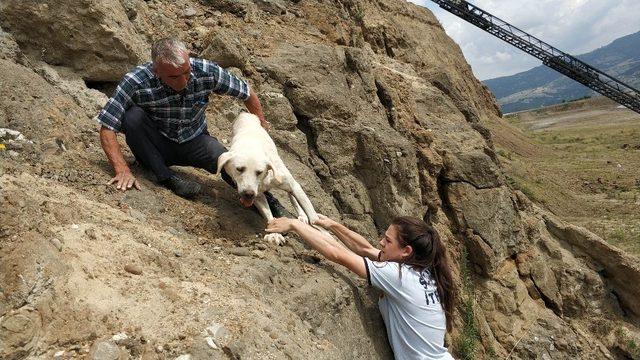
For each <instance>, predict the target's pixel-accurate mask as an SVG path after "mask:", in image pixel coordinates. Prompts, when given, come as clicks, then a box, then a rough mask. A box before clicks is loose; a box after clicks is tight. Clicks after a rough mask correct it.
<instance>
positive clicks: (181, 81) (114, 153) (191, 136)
mask: <svg viewBox="0 0 640 360" xmlns="http://www.w3.org/2000/svg"><path fill="white" fill-rule="evenodd" d="M151 58H152V62H150V63H146V64H143V65H140V66H138V67H136V68H135V69H134V70H133V71H131V72H129V73H128V74H126V75H125V76H124V79H123V80H122V81H121V82H120V84H119V85H118V87H117V88H116V91H115V93H114V95H113V97H112V98H110V99H109V101H107V104H106V105H105V106H104V108H103V109H102V111H100V113H99V114H98V117H97V120H98V122H99V123H100V124H101V125H102V126H101V128H100V142H101V144H102V148H103V150H104V152H105V154H106V155H107V158H108V159H109V162H110V163H111V165H112V166H113V169H114V171H115V176H114V177H113V178H112V179H111V181H109V184H115V186H116V188H117V189H118V190H122V191H126V190H128V189H131V188H136V189H138V190H140V184H139V183H138V180H137V179H136V178H135V177H134V176H133V174H131V170H130V169H129V166H128V165H127V163H126V161H125V160H124V157H123V156H122V151H121V149H120V145H119V144H118V142H117V140H116V133H118V132H122V133H124V134H125V139H126V142H127V145H129V148H130V149H131V152H132V153H133V154H134V155H135V157H136V159H137V160H138V162H139V163H140V164H141V165H142V166H144V167H147V168H149V169H151V171H153V173H154V174H155V175H156V178H157V180H158V182H159V183H160V184H162V185H163V186H165V187H167V188H169V189H170V190H172V191H173V192H174V193H176V194H177V195H179V196H182V197H185V198H192V197H194V196H195V195H197V194H198V192H199V191H200V189H201V186H200V184H198V183H197V182H194V181H190V180H187V179H183V178H181V177H180V176H179V175H177V174H176V173H175V172H173V171H172V170H171V169H170V168H169V166H171V165H180V166H194V167H198V168H202V169H205V170H207V171H209V172H210V173H212V174H215V173H216V171H217V162H218V156H220V154H222V153H223V152H225V151H227V149H225V147H224V146H223V145H222V144H220V143H219V142H218V140H217V139H215V138H214V137H212V136H210V135H209V133H208V131H207V122H206V119H205V110H206V106H207V103H208V102H209V99H208V96H209V94H210V93H212V92H213V93H216V94H220V95H229V96H233V97H236V98H239V99H242V100H243V101H244V104H245V106H246V107H247V109H248V110H249V112H251V113H253V114H255V115H256V116H258V118H259V119H260V122H261V124H262V126H263V127H264V128H265V129H267V130H268V129H269V122H267V120H266V119H265V117H264V114H263V112H262V106H261V105H260V101H259V100H258V97H257V96H256V94H255V93H254V92H253V91H252V90H251V89H250V88H249V85H248V84H247V83H246V82H245V81H244V80H241V79H239V78H237V77H236V76H234V75H232V74H230V73H229V72H227V71H226V70H224V69H223V68H221V67H219V66H218V65H217V64H215V63H213V62H210V61H207V60H204V59H195V58H189V52H188V51H187V48H186V47H185V45H184V44H183V43H182V42H181V41H179V40H177V39H175V38H164V39H161V40H158V41H156V42H155V43H154V44H153V46H152V50H151ZM221 175H222V178H223V179H224V180H225V181H226V182H227V183H228V184H229V185H231V186H233V187H235V183H234V182H233V180H232V179H231V177H229V175H227V174H226V173H225V172H224V171H222V172H221ZM267 199H268V200H269V206H270V207H271V208H272V209H271V210H272V212H273V211H276V212H277V213H280V210H281V205H280V204H279V203H278V202H277V200H276V199H275V198H273V196H271V194H268V195H267Z"/></svg>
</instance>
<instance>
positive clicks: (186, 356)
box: [175, 354, 191, 360]
mask: <svg viewBox="0 0 640 360" xmlns="http://www.w3.org/2000/svg"><path fill="white" fill-rule="evenodd" d="M175 360H191V354H184V355H180V356H178V357H177V358H175Z"/></svg>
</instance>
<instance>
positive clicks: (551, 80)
mask: <svg viewBox="0 0 640 360" xmlns="http://www.w3.org/2000/svg"><path fill="white" fill-rule="evenodd" d="M578 58H579V59H580V60H582V61H584V62H586V63H588V64H589V65H592V66H594V67H596V68H598V69H599V70H601V71H604V72H606V73H607V74H610V75H612V76H614V77H616V78H618V79H620V80H622V81H624V82H626V83H627V84H629V85H631V86H634V87H636V88H637V87H640V31H639V32H637V33H634V34H631V35H627V36H624V37H621V38H619V39H616V40H615V41H613V42H612V43H611V44H609V45H606V46H603V47H601V48H599V49H597V50H594V51H592V52H590V53H587V54H584V55H580V56H578ZM484 83H485V84H486V85H487V86H488V87H489V89H491V91H492V92H493V94H494V95H495V97H496V98H497V99H498V102H499V103H500V106H501V107H502V111H503V112H504V113H509V112H514V111H520V110H528V109H534V108H538V107H541V106H547V105H553V104H558V103H562V102H564V101H569V100H574V99H579V98H582V97H585V96H592V95H595V92H594V91H592V90H591V89H589V88H587V87H585V86H583V85H581V84H579V83H577V82H576V81H574V80H571V79H569V78H567V77H566V76H564V75H561V74H560V73H558V72H556V71H555V70H552V69H550V68H548V67H546V66H544V65H541V66H538V67H535V68H533V69H531V70H528V71H525V72H521V73H518V74H515V75H511V76H504V77H499V78H495V79H490V80H485V81H484Z"/></svg>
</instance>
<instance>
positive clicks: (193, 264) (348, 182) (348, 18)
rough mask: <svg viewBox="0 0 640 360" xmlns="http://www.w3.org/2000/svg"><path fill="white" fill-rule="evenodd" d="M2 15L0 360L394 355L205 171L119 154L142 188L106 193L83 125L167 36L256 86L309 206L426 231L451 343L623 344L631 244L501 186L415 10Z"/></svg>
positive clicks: (364, 291) (230, 107)
mask: <svg viewBox="0 0 640 360" xmlns="http://www.w3.org/2000/svg"><path fill="white" fill-rule="evenodd" d="M0 26H1V27H2V31H0V64H1V66H0V69H1V70H0V128H3V129H10V130H11V131H4V132H2V133H0V135H2V141H3V144H5V150H3V151H1V152H0V166H1V168H0V174H1V177H0V189H1V198H2V207H1V208H0V216H1V218H0V219H1V223H0V224H1V229H0V259H2V261H1V262H0V276H2V281H1V282H0V329H2V331H1V332H0V339H1V341H0V357H2V358H8V359H20V358H28V357H29V358H51V357H52V356H53V357H58V358H65V357H67V358H68V357H74V356H80V357H91V358H96V359H117V358H127V357H135V358H144V359H155V358H176V357H178V356H183V355H184V356H185V357H183V358H186V357H187V355H189V356H191V357H192V358H197V359H199V358H214V359H215V358H221V359H224V358H243V359H244V358H248V359H266V358H273V359H280V358H283V359H284V358H293V359H304V358H313V359H316V358H318V359H358V358H372V359H378V358H380V359H389V358H392V354H391V352H390V350H389V348H388V345H387V340H386V335H385V333H384V326H383V324H382V321H381V318H380V316H379V314H378V312H377V307H376V300H377V294H376V293H375V292H374V291H372V290H371V289H369V288H368V287H367V286H366V284H365V283H364V281H361V280H359V279H356V278H355V277H354V276H352V275H350V274H348V273H347V272H345V271H344V270H342V269H340V268H337V267H335V266H333V265H332V264H329V263H327V262H326V261H324V260H322V259H320V258H319V257H318V256H317V254H315V253H314V252H312V251H310V250H309V249H307V248H305V246H304V245H303V244H302V243H300V242H299V241H297V240H296V239H295V238H291V241H290V242H289V245H287V246H284V247H274V246H270V245H269V244H266V243H264V242H263V241H262V239H261V235H262V231H261V230H262V229H263V227H264V223H263V220H262V219H261V218H260V217H259V216H258V215H256V214H254V213H252V212H249V211H246V210H243V209H241V208H240V207H239V206H238V204H237V200H236V198H235V195H234V194H233V192H232V191H230V189H229V188H228V187H227V186H226V184H224V182H222V181H221V180H220V179H219V178H218V177H217V176H213V175H211V174H208V173H205V172H203V171H199V170H193V169H186V168H185V169H181V170H180V171H181V172H182V173H183V174H185V176H188V177H190V178H192V179H196V180H198V181H200V182H201V183H203V184H205V189H206V190H205V191H204V193H203V194H202V195H201V196H199V197H198V198H197V199H195V200H194V201H187V200H183V199H180V198H177V197H176V196H174V195H173V194H172V193H170V192H169V191H167V190H165V189H163V188H160V187H158V186H157V185H156V184H155V183H154V182H153V181H152V176H151V175H150V174H148V173H147V172H145V170H144V169H141V168H139V167H136V166H134V167H133V170H134V172H135V173H136V174H137V175H138V176H139V177H140V178H142V179H144V180H143V181H142V185H143V187H144V189H143V190H142V191H128V192H126V193H121V192H118V191H116V190H115V189H114V188H112V187H109V186H105V183H106V181H107V180H108V179H109V178H110V177H111V176H112V170H111V169H110V166H109V164H108V163H107V161H106V158H105V156H104V154H103V152H102V149H101V148H100V144H99V140H98V134H97V125H96V123H95V122H94V121H93V120H92V118H93V117H94V116H95V115H96V114H97V111H98V110H99V109H100V108H101V106H102V105H103V104H104V102H105V101H106V99H107V96H106V95H105V92H106V93H108V92H109V91H110V90H111V89H113V87H114V84H115V83H116V82H117V81H118V80H119V79H120V77H121V76H122V75H123V74H124V72H126V71H127V70H128V69H129V68H131V67H133V66H135V65H136V64H137V63H139V62H143V61H147V59H148V57H149V54H148V47H149V44H150V42H151V41H152V40H153V39H155V38H159V37H161V36H164V35H169V34H172V35H177V36H179V37H180V38H182V39H184V40H185V41H186V42H187V43H188V45H189V47H190V48H191V50H192V51H193V54H194V55H195V56H202V57H207V58H210V59H213V60H215V61H217V62H219V63H220V64H221V65H223V66H225V67H228V68H230V69H231V71H234V72H236V73H237V74H238V75H241V76H243V77H245V78H246V79H248V80H249V82H250V83H251V85H252V87H253V88H254V89H255V90H256V92H257V93H259V96H260V98H261V102H262V104H263V107H264V108H265V113H266V115H267V117H268V119H269V120H270V121H271V122H272V126H273V129H272V131H271V135H272V137H273V138H274V139H275V141H276V143H277V145H278V147H279V149H280V154H281V156H282V157H283V159H284V160H285V163H286V164H287V165H288V167H289V168H290V169H291V170H292V173H293V174H294V176H296V177H297V179H298V180H299V181H300V183H301V184H302V186H303V188H304V189H305V190H306V191H307V193H308V194H309V195H310V198H311V200H312V202H313V203H314V205H315V206H316V208H317V209H318V210H319V211H320V212H322V213H325V214H327V215H330V216H333V217H336V218H339V219H341V220H342V221H344V222H345V223H346V224H348V225H349V226H351V227H352V228H354V229H355V230H357V231H360V232H362V233H363V234H366V235H367V236H368V237H369V238H370V239H371V240H372V241H375V240H374V239H375V238H376V237H377V234H378V233H379V232H380V231H381V230H383V229H384V228H385V227H386V226H387V224H388V223H389V221H390V219H391V217H393V216H396V215H399V214H403V215H414V216H419V217H424V218H425V219H427V220H428V221H430V222H431V223H432V224H433V225H434V226H436V227H437V229H438V230H439V231H440V232H441V234H442V235H443V237H444V239H445V240H446V242H447V245H448V248H449V249H450V256H451V257H452V259H453V260H454V261H453V262H454V264H455V269H454V271H455V273H456V278H457V279H458V285H459V287H460V289H461V290H460V292H461V294H462V297H461V301H460V305H459V312H458V315H457V316H456V319H455V324H456V326H455V329H454V331H453V332H452V333H451V334H449V336H448V337H447V342H448V346H449V347H450V348H451V349H452V351H453V352H454V353H455V354H457V355H458V356H459V357H463V358H472V357H476V358H495V357H499V358H505V357H507V356H511V357H513V358H522V359H529V358H542V359H549V358H554V359H562V358H567V359H569V358H571V359H574V358H584V359H595V358H625V357H626V358H629V357H630V358H633V357H636V358H637V357H638V350H637V345H636V344H637V343H638V338H639V336H640V332H639V331H638V327H637V326H638V323H639V322H638V321H639V315H640V301H638V299H639V298H640V265H639V263H638V260H637V259H635V258H632V257H630V256H628V255H626V254H624V253H622V252H620V251H618V250H617V249H614V248H612V247H610V246H609V245H607V244H606V243H605V242H603V241H602V240H601V239H599V238H597V237H596V236H594V235H592V234H590V233H588V232H587V231H585V230H583V229H580V228H576V227H574V226H572V225H570V224H566V223H563V222H562V221H560V220H558V219H556V218H555V217H554V216H552V215H551V214H548V213H547V212H545V211H544V210H541V209H540V208H538V207H537V206H536V205H534V204H532V203H531V202H530V201H529V200H528V199H527V198H526V197H525V196H524V195H523V194H522V193H520V192H514V191H512V190H511V189H510V188H509V187H508V186H507V185H506V184H505V181H504V179H503V175H502V173H501V170H500V164H499V162H498V160H497V158H496V156H495V153H494V149H493V144H492V137H491V132H490V131H489V130H488V128H489V126H507V125H506V124H502V123H501V120H500V119H499V110H498V107H497V105H496V103H495V100H494V99H493V97H492V96H491V94H490V93H489V92H488V91H487V89H486V88H485V87H484V86H483V85H482V84H481V83H480V82H479V81H478V80H476V79H475V78H474V77H473V75H472V72H471V69H470V68H469V66H468V65H467V64H466V62H465V60H464V57H463V56H462V53H461V51H460V49H459V48H458V46H457V45H456V44H455V43H453V41H452V40H451V39H450V38H448V37H447V35H446V34H445V32H444V31H443V29H442V27H441V26H440V24H439V23H438V21H437V19H436V18H435V17H434V16H433V15H432V14H431V13H430V12H429V11H428V10H426V9H423V8H420V7H418V6H416V5H413V4H410V3H407V2H403V1H398V0H377V1H368V0H298V1H285V0H255V1H252V0H216V1H212V0H201V1H190V0H183V1H176V2H173V1H159V0H151V1H142V0H121V1H117V0H100V1H95V0H81V1H70V0H58V1H35V0H32V1H20V2H18V1H5V2H2V3H0ZM241 105H242V104H240V103H237V102H235V101H232V100H229V99H224V98H220V97H214V98H212V106H210V109H209V110H208V120H209V131H210V132H211V133H212V134H214V136H216V137H218V138H219V139H221V140H222V141H223V142H226V141H227V139H228V138H229V137H230V120H232V119H233V118H234V117H235V115H236V114H237V113H238V112H239V111H240V110H241V109H242V106H241ZM496 124H498V125H496ZM14 131H18V132H20V133H21V135H19V134H18V133H15V132H14ZM127 158H128V159H129V160H130V161H131V162H133V158H132V156H131V155H130V154H129V153H127ZM276 195H280V197H282V198H284V195H283V194H277V193H276Z"/></svg>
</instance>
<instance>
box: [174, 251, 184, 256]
mask: <svg viewBox="0 0 640 360" xmlns="http://www.w3.org/2000/svg"><path fill="white" fill-rule="evenodd" d="M173 255H174V256H175V257H182V253H181V252H180V251H174V252H173Z"/></svg>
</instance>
